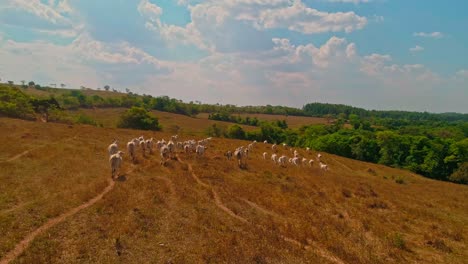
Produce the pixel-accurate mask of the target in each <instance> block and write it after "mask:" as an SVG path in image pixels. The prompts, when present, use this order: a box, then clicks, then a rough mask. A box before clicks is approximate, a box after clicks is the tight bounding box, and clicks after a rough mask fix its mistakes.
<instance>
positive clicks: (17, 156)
mask: <svg viewBox="0 0 468 264" xmlns="http://www.w3.org/2000/svg"><path fill="white" fill-rule="evenodd" d="M76 137H77V136H76V135H75V136H73V137H71V138H65V139H62V140H59V141H57V142H54V143H51V144H44V145H40V146H36V147H34V148H31V149H28V150H25V151H23V152H21V153H20V154H18V155H16V156H13V157H11V158H9V159H7V160H2V161H0V162H12V161H15V160H17V159H19V158H21V157H23V156H24V155H26V154H28V153H30V152H31V151H34V150H36V149H40V148H43V147H45V146H50V145H55V144H58V143H59V142H62V141H63V142H66V141H70V140H73V139H75V138H76Z"/></svg>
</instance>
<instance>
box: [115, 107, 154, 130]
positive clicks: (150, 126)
mask: <svg viewBox="0 0 468 264" xmlns="http://www.w3.org/2000/svg"><path fill="white" fill-rule="evenodd" d="M117 127H120V128H133V129H142V130H156V131H158V130H161V126H160V125H159V121H158V119H157V118H156V117H155V116H153V115H152V114H151V113H150V112H149V111H148V110H146V109H144V108H143V107H136V106H134V107H132V108H130V109H128V110H127V111H125V112H124V113H123V114H122V115H121V116H120V120H119V123H118V125H117Z"/></svg>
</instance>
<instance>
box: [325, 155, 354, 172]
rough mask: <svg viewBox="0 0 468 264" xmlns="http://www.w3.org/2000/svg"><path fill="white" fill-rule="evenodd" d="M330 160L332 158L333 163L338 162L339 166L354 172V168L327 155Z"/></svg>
mask: <svg viewBox="0 0 468 264" xmlns="http://www.w3.org/2000/svg"><path fill="white" fill-rule="evenodd" d="M329 158H330V159H331V160H333V161H334V162H335V163H338V165H340V166H341V167H343V168H345V169H347V170H349V171H352V172H355V170H353V169H351V168H350V167H348V166H346V165H345V164H343V163H342V162H340V161H338V160H337V159H335V158H333V157H331V156H330V157H329Z"/></svg>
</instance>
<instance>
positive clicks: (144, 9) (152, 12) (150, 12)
mask: <svg viewBox="0 0 468 264" xmlns="http://www.w3.org/2000/svg"><path fill="white" fill-rule="evenodd" d="M137 9H138V12H140V14H141V15H142V16H144V17H146V18H147V19H149V20H150V21H152V22H155V23H157V24H160V23H161V22H160V17H161V15H162V12H163V10H162V8H160V7H159V6H157V5H156V4H152V3H150V2H149V0H142V1H141V2H140V3H139V4H138V7H137Z"/></svg>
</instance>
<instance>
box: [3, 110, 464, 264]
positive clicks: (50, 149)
mask: <svg viewBox="0 0 468 264" xmlns="http://www.w3.org/2000/svg"><path fill="white" fill-rule="evenodd" d="M103 116H105V115H103ZM95 118H96V117H95ZM103 118H104V117H103ZM96 119H97V118H96ZM103 120H104V119H103ZM163 120H164V118H162V117H160V121H161V123H162V124H163V125H164V121H163ZM194 120H197V121H199V122H205V121H204V120H202V119H194ZM109 122H110V121H109ZM174 122H176V121H174ZM178 122H181V125H187V122H188V121H187V122H186V121H178ZM194 122H195V121H194ZM200 126H202V125H200ZM181 127H182V129H183V130H182V131H184V132H187V131H188V130H189V128H187V127H186V126H181ZM140 135H143V136H145V137H155V138H157V139H160V138H166V139H168V137H169V136H170V135H171V134H169V133H165V132H161V133H159V132H158V133H154V132H143V131H137V130H124V129H115V128H95V127H90V126H78V125H73V126H69V125H63V124H51V123H39V122H27V121H21V120H15V119H7V118H0V181H1V185H0V234H2V235H1V236H0V259H1V260H0V263H2V261H6V260H7V257H9V256H11V255H8V252H10V251H11V250H13V249H14V248H15V247H16V245H17V244H18V243H20V242H21V241H22V240H23V239H24V238H25V237H28V235H30V234H32V233H33V232H34V231H35V230H37V229H38V228H40V227H41V226H43V225H44V224H45V223H49V222H48V221H50V220H51V219H52V220H57V221H54V222H53V224H49V225H47V227H48V229H41V230H42V231H43V232H39V233H37V236H36V237H34V239H32V240H31V243H30V244H29V246H28V247H27V248H25V250H24V251H21V250H19V251H18V252H17V253H18V256H17V257H12V258H11V259H10V258H9V259H8V260H11V261H12V263H466V260H467V259H468V248H467V244H468V243H467V241H468V235H467V226H468V225H467V224H468V204H467V203H466V201H467V200H468V186H463V185H455V184H452V183H446V182H438V181H433V180H429V179H426V178H423V177H421V176H418V175H415V174H413V173H410V172H407V171H403V170H397V169H392V168H388V167H385V166H380V165H375V164H370V163H364V162H359V161H354V160H350V159H346V158H342V157H338V156H334V155H330V154H326V153H322V154H323V157H322V160H323V161H324V162H326V163H327V164H328V165H329V167H330V170H329V171H326V172H324V171H320V170H319V169H318V166H317V164H315V165H314V166H313V167H312V168H310V167H293V166H288V167H286V168H282V167H278V166H276V165H274V164H273V163H272V162H271V161H270V160H263V158H261V154H262V153H263V152H264V151H267V152H268V153H269V154H270V153H271V151H270V147H271V145H268V144H263V143H261V144H257V145H256V147H255V148H254V150H253V152H252V153H251V156H250V158H249V159H248V161H247V169H244V170H241V169H239V168H238V167H237V164H236V162H235V161H227V160H226V158H225V157H224V156H223V153H224V152H225V151H226V150H233V149H234V148H236V147H237V146H240V145H244V146H245V145H246V144H248V142H245V141H238V140H226V139H217V138H215V139H213V141H212V142H211V143H210V146H209V148H208V150H207V153H206V156H205V157H201V158H200V157H195V156H194V155H193V154H183V153H179V154H178V159H176V158H174V159H172V160H170V161H169V162H168V163H167V165H166V166H162V165H161V164H160V162H159V157H158V155H152V156H148V157H146V158H144V157H142V156H141V155H138V156H137V157H138V161H137V163H136V164H132V163H131V162H129V159H128V157H127V156H124V164H123V167H122V169H121V172H120V177H119V179H118V180H117V181H115V184H111V185H109V179H110V168H109V164H108V155H107V146H108V145H109V144H110V142H111V141H112V139H113V138H117V139H118V140H119V142H120V145H119V146H120V147H121V148H123V145H124V144H125V142H126V141H128V140H129V139H131V138H133V137H136V136H140ZM181 137H182V139H189V138H193V136H189V135H187V134H182V135H181ZM195 138H200V137H199V136H195ZM280 153H285V154H288V155H289V156H291V155H292V154H291V152H290V150H286V149H282V148H280ZM301 154H302V155H304V156H306V157H308V158H311V157H314V156H315V155H316V152H312V153H310V154H309V153H305V152H304V151H301ZM106 187H108V189H107V191H108V192H106V193H105V194H104V195H103V197H102V199H99V198H100V197H99V194H101V193H102V192H103V191H104V190H105V188H106ZM93 197H97V199H94V200H91V199H92V198H93ZM90 200H91V203H89V204H88V205H87V206H88V207H84V206H83V207H82V208H79V209H81V210H78V209H77V210H73V209H74V208H77V207H79V206H80V205H83V204H84V203H86V202H88V201H90ZM65 216H66V217H65Z"/></svg>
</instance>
